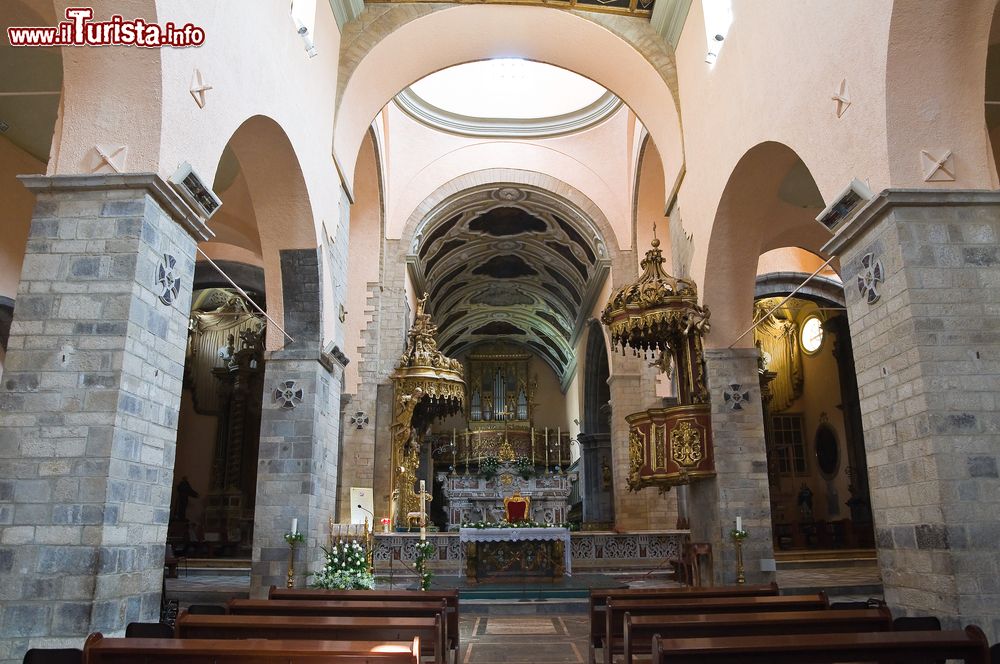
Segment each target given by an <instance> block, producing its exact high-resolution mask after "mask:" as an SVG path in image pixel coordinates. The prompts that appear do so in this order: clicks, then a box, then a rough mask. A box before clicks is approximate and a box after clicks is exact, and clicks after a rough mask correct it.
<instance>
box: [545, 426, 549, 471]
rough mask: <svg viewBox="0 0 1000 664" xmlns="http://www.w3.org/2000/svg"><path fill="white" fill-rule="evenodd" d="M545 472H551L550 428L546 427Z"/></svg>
mask: <svg viewBox="0 0 1000 664" xmlns="http://www.w3.org/2000/svg"><path fill="white" fill-rule="evenodd" d="M545 472H549V428H548V427H545Z"/></svg>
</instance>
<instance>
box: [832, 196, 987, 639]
mask: <svg viewBox="0 0 1000 664" xmlns="http://www.w3.org/2000/svg"><path fill="white" fill-rule="evenodd" d="M998 238H1000V193H998V192H992V191H991V192H979V191H934V190H887V191H883V192H882V193H881V194H879V195H878V196H877V197H876V198H875V199H874V200H872V201H871V202H870V203H868V204H867V205H866V206H865V208H863V209H862V210H861V211H860V212H859V213H858V214H857V216H856V217H855V218H854V219H852V220H851V221H850V222H849V223H848V224H846V225H845V226H844V227H842V228H841V229H839V230H838V232H837V234H836V236H835V237H834V239H833V240H831V241H830V242H829V243H828V244H827V245H826V247H824V251H828V252H830V253H831V254H836V255H839V256H840V260H841V265H842V266H843V270H842V274H843V275H844V283H845V284H846V286H845V291H846V294H847V313H848V317H849V319H850V326H851V339H852V341H853V346H854V361H855V366H856V369H857V375H858V389H859V391H860V396H861V413H862V422H863V425H864V431H865V447H866V450H867V459H868V469H869V481H870V488H871V500H872V508H873V511H874V517H875V527H876V544H877V548H878V558H879V565H880V567H881V570H882V581H883V584H884V586H885V598H886V601H887V602H888V603H889V605H890V606H891V607H892V609H893V611H894V613H895V612H897V611H898V612H903V613H906V614H910V615H936V616H939V617H940V618H941V619H942V622H943V623H944V624H945V625H946V627H948V626H952V627H957V626H959V625H965V624H968V623H976V624H978V625H980V626H981V627H982V628H983V630H984V631H985V632H986V635H987V637H988V638H989V639H990V641H991V642H994V641H996V640H997V639H998V638H1000V555H998V552H997V546H998V542H1000V517H998V515H1000V472H998V456H1000V415H998V411H997V406H998V403H1000V402H998V400H1000V337H998V331H1000V243H998Z"/></svg>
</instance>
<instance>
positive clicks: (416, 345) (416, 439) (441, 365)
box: [390, 293, 465, 528]
mask: <svg viewBox="0 0 1000 664" xmlns="http://www.w3.org/2000/svg"><path fill="white" fill-rule="evenodd" d="M426 303H427V294H426V293H424V297H423V298H422V299H420V300H417V311H416V315H415V316H414V320H413V326H412V327H411V328H410V330H409V332H408V333H407V343H406V352H404V353H403V354H402V355H401V356H400V358H399V363H398V364H397V366H396V370H395V371H394V372H393V374H392V385H393V393H394V402H395V411H394V413H393V421H392V427H391V434H392V469H393V477H392V496H391V500H392V507H391V508H390V509H392V514H391V516H390V519H391V520H392V522H393V523H394V524H395V525H396V526H397V527H400V528H409V527H410V526H411V525H412V522H413V521H414V520H417V521H419V522H420V523H421V524H424V523H426V521H427V515H426V514H424V513H422V512H421V510H420V494H419V493H418V491H417V487H416V484H417V468H418V467H419V466H420V447H421V445H422V443H423V436H424V432H425V431H426V429H427V427H428V426H429V425H430V423H431V422H432V421H433V420H434V419H436V418H439V417H445V416H448V415H452V414H454V413H457V412H459V411H460V410H461V409H462V405H463V404H464V402H465V379H464V378H463V375H464V368H463V367H462V363H461V362H459V361H458V360H453V359H451V358H449V357H447V356H446V355H445V354H444V353H442V352H441V351H439V350H438V348H437V341H435V339H434V335H435V334H436V333H437V326H436V325H435V324H434V323H433V322H431V317H430V314H427V313H425V311H424V307H425V305H426Z"/></svg>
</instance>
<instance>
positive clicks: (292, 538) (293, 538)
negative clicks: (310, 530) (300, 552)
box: [285, 530, 306, 547]
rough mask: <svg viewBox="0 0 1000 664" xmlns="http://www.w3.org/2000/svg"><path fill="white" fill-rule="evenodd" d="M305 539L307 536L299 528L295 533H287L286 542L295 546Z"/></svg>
mask: <svg viewBox="0 0 1000 664" xmlns="http://www.w3.org/2000/svg"><path fill="white" fill-rule="evenodd" d="M305 541H306V536H305V535H303V534H302V533H301V532H299V531H297V530H296V531H295V532H294V533H285V542H286V543H287V544H288V546H290V547H294V546H295V545H296V544H302V543H303V542H305Z"/></svg>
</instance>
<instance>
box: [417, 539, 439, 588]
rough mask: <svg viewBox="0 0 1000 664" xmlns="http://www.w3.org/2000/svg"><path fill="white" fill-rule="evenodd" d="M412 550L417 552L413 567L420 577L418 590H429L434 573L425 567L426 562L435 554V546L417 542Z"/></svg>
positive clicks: (431, 543)
mask: <svg viewBox="0 0 1000 664" xmlns="http://www.w3.org/2000/svg"><path fill="white" fill-rule="evenodd" d="M414 548H415V549H416V552H417V558H416V561H415V562H414V567H416V569H417V574H418V575H419V576H420V589H421V590H430V587H431V579H433V578H434V572H432V571H431V570H430V568H428V567H427V561H428V560H430V559H431V558H432V557H433V556H434V555H435V554H436V553H437V545H435V544H434V543H433V542H427V541H423V542H418V543H417V545H416V547H414Z"/></svg>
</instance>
